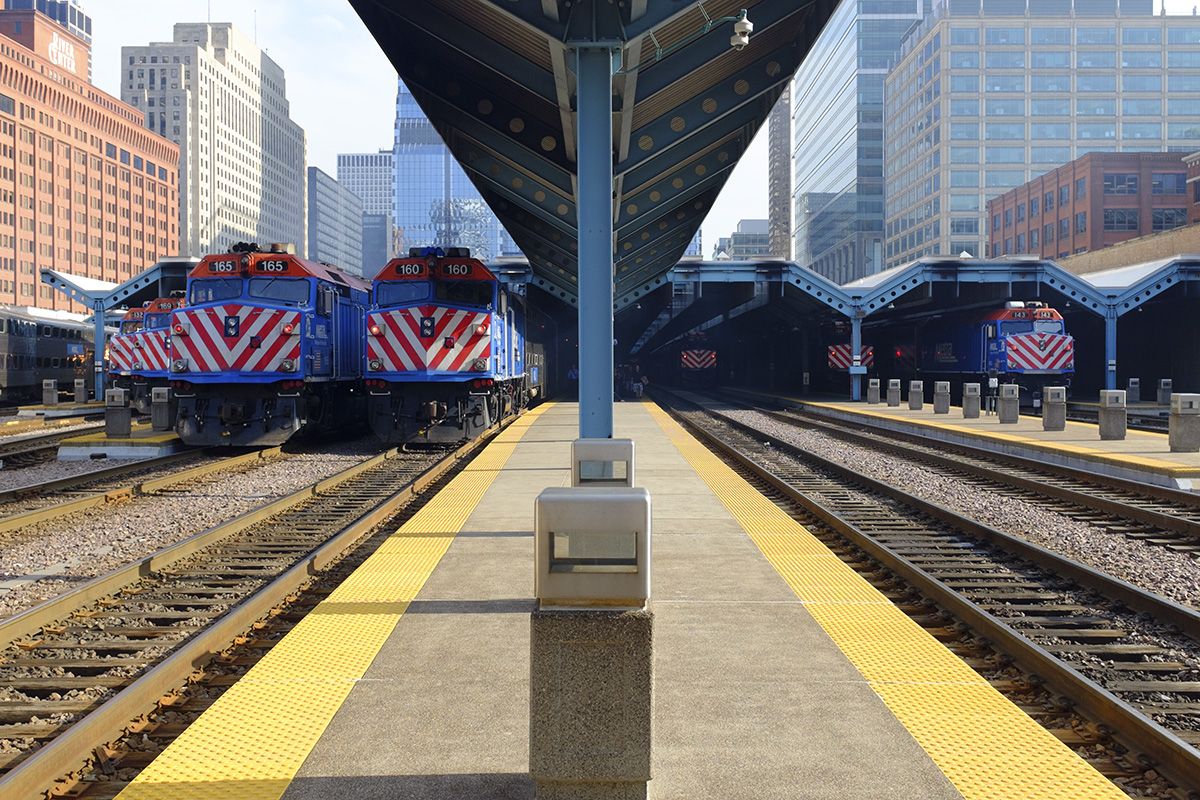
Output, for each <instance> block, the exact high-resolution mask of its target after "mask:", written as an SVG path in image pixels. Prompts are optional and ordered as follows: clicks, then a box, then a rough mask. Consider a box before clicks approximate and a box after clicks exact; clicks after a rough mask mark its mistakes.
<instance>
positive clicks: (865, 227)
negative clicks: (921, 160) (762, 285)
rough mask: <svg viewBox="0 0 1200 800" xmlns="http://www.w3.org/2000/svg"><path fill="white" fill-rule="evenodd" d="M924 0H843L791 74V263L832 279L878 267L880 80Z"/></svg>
mask: <svg viewBox="0 0 1200 800" xmlns="http://www.w3.org/2000/svg"><path fill="white" fill-rule="evenodd" d="M930 5H931V0H843V2H842V4H841V5H840V6H838V8H837V10H836V11H835V12H834V14H833V16H832V17H831V18H830V20H829V22H828V24H827V25H826V26H825V29H824V30H823V31H822V32H821V35H820V37H819V38H818V39H817V41H816V43H815V44H814V45H813V48H812V50H811V51H809V53H808V57H807V58H806V59H805V60H804V63H803V64H801V65H800V69H799V70H797V72H796V76H795V78H794V80H793V82H792V124H793V135H792V143H791V144H792V154H793V155H792V200H793V202H792V214H793V215H794V224H793V226H792V230H793V231H794V234H793V236H794V245H795V246H794V248H793V250H794V252H793V256H794V258H795V260H796V262H797V263H799V264H801V265H802V266H807V267H811V268H812V269H814V270H816V271H817V272H819V273H821V274H822V275H826V276H828V277H830V278H833V279H835V280H838V281H842V282H845V281H850V280H853V279H855V278H860V277H862V276H864V275H869V274H871V273H874V272H878V271H879V270H880V269H882V267H883V238H884V236H883V223H884V208H883V200H884V191H883V84H884V79H885V78H886V76H887V72H888V69H889V67H890V66H891V65H892V63H893V62H894V61H895V59H896V56H897V54H898V53H899V52H900V45H901V43H902V42H903V40H904V37H905V34H906V33H907V32H908V31H909V30H910V29H911V28H912V27H913V26H914V25H915V24H916V23H918V22H920V20H921V19H922V18H923V17H924V15H925V14H927V13H928V12H929V11H930Z"/></svg>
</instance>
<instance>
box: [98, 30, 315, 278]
mask: <svg viewBox="0 0 1200 800" xmlns="http://www.w3.org/2000/svg"><path fill="white" fill-rule="evenodd" d="M121 66H122V69H123V74H122V82H121V96H122V98H123V99H124V100H125V101H126V102H128V103H130V104H131V105H133V106H135V107H136V108H138V109H140V110H141V113H142V114H143V115H144V120H145V124H146V127H148V128H150V130H152V131H155V132H156V133H158V134H159V135H161V136H165V137H167V138H169V139H171V140H172V141H174V142H177V143H178V144H179V148H180V159H179V175H180V177H179V194H180V209H179V213H180V248H181V250H182V251H183V253H182V254H183V255H190V256H203V255H205V254H208V253H221V252H225V251H226V250H228V249H229V247H230V245H233V244H235V243H237V242H241V241H247V242H258V243H259V244H264V245H265V244H269V243H273V242H288V243H292V244H295V245H296V248H297V252H299V253H303V252H304V249H305V246H306V243H307V238H308V237H307V236H306V235H305V217H306V212H307V204H306V202H305V199H304V193H305V186H306V183H307V180H306V176H305V157H306V152H305V138H304V130H303V129H302V128H301V127H300V126H299V125H297V124H296V123H295V122H293V121H292V119H291V117H290V116H289V114H290V107H289V104H288V99H287V85H286V80H285V77H284V73H283V70H282V69H281V68H280V67H279V65H278V64H276V63H275V62H274V61H272V60H271V58H270V57H269V56H268V55H267V54H266V53H264V52H263V51H262V50H260V49H259V48H258V46H257V45H256V44H254V42H252V41H250V40H249V39H248V38H246V37H245V36H243V35H242V33H241V32H240V31H239V30H237V29H236V28H234V27H233V25H231V24H229V23H211V24H210V23H179V24H177V25H175V29H174V38H173V39H172V41H169V42H154V43H151V44H149V45H144V46H137V47H123V48H121Z"/></svg>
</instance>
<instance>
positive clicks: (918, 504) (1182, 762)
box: [668, 401, 1200, 787]
mask: <svg viewBox="0 0 1200 800" xmlns="http://www.w3.org/2000/svg"><path fill="white" fill-rule="evenodd" d="M687 402H691V401H687ZM668 410H669V411H670V412H671V413H672V415H673V416H674V417H675V418H676V419H677V420H678V421H679V422H680V423H681V424H683V425H684V426H685V427H686V428H687V429H688V430H689V431H690V432H691V433H693V434H694V435H695V436H697V438H699V439H700V440H701V441H702V442H704V443H705V444H706V445H707V446H708V447H709V448H710V449H712V450H714V451H715V452H717V453H719V454H721V455H723V456H724V457H726V458H728V459H729V460H730V461H732V462H734V463H736V464H737V465H738V466H739V467H741V468H742V469H743V470H745V471H746V472H748V473H750V474H751V475H753V476H754V477H756V478H758V479H759V480H761V481H763V482H764V483H766V484H767V485H769V486H770V487H771V488H772V489H774V490H775V491H777V492H779V494H780V495H782V496H783V497H785V498H787V500H788V501H790V502H792V503H795V504H796V505H798V506H799V507H801V508H803V509H804V510H805V511H806V512H808V513H809V514H811V515H812V516H813V517H815V518H816V519H818V520H819V521H821V522H822V523H823V524H825V525H827V526H828V527H830V528H831V529H833V530H834V531H836V532H837V533H839V534H840V535H842V536H843V537H844V538H846V539H847V540H848V541H850V542H852V543H853V544H854V545H855V546H857V547H859V548H860V549H862V550H863V551H864V552H866V553H867V554H869V555H870V556H871V557H873V558H875V559H876V560H877V561H879V562H880V563H882V564H884V565H885V566H886V567H887V568H888V569H890V570H892V571H893V572H895V573H896V574H897V575H899V576H900V577H902V578H903V579H904V580H905V581H907V582H908V583H909V584H910V585H912V586H914V587H915V588H916V589H917V590H918V591H919V592H920V593H921V594H923V595H925V596H926V597H928V598H929V599H931V600H933V601H934V602H935V603H936V604H938V605H940V606H941V607H943V608H945V609H946V610H947V611H949V612H950V613H951V614H953V615H954V616H956V617H957V618H958V619H960V620H961V621H963V622H964V623H965V624H967V625H968V626H969V627H971V628H972V629H973V630H974V631H975V632H976V633H977V634H978V635H980V636H981V637H983V638H984V639H986V640H988V641H990V642H991V643H992V644H993V645H994V646H995V647H996V648H997V649H999V650H1001V651H1002V652H1004V653H1006V654H1007V655H1008V656H1009V657H1011V658H1012V659H1013V660H1014V662H1016V663H1017V664H1018V665H1019V666H1021V667H1022V668H1023V669H1025V670H1027V671H1028V672H1030V673H1032V674H1035V675H1038V676H1040V677H1041V678H1042V679H1043V680H1044V681H1045V683H1046V684H1047V685H1048V686H1050V687H1052V688H1053V689H1054V690H1055V691H1058V692H1059V693H1061V694H1063V695H1064V696H1066V697H1069V698H1071V699H1072V701H1073V702H1075V703H1076V704H1077V706H1078V708H1079V709H1081V710H1082V711H1083V712H1084V713H1086V714H1088V715H1090V716H1091V717H1092V718H1093V719H1095V720H1097V721H1098V722H1100V723H1102V724H1105V725H1107V726H1109V728H1111V729H1112V731H1113V736H1114V738H1115V739H1117V741H1119V742H1121V744H1123V745H1124V746H1126V747H1128V748H1129V749H1131V750H1132V751H1134V752H1135V753H1142V754H1145V755H1146V756H1147V757H1149V758H1150V759H1152V760H1153V761H1154V762H1155V763H1156V765H1157V766H1156V768H1159V769H1160V771H1161V772H1163V773H1164V774H1166V775H1167V776H1168V777H1170V778H1172V779H1174V780H1175V781H1176V782H1178V783H1180V784H1181V785H1184V786H1188V787H1200V751H1197V750H1196V749H1195V748H1193V747H1192V746H1191V745H1189V744H1188V743H1187V742H1186V741H1184V740H1183V739H1181V738H1180V737H1178V736H1176V735H1175V734H1174V733H1172V732H1171V731H1169V730H1167V729H1165V728H1163V727H1161V726H1159V725H1158V724H1157V723H1155V722H1154V721H1153V720H1151V719H1150V718H1149V717H1147V716H1146V715H1144V714H1143V713H1142V712H1141V711H1139V710H1138V709H1136V708H1135V707H1134V706H1132V705H1131V704H1129V703H1127V702H1126V701H1124V700H1122V699H1121V698H1119V697H1116V696H1115V695H1113V694H1112V693H1111V692H1109V691H1108V690H1106V689H1105V688H1104V687H1103V686H1101V685H1100V684H1098V683H1096V682H1095V681H1093V680H1091V679H1090V678H1088V677H1086V676H1084V675H1082V674H1081V673H1080V672H1078V671H1077V670H1075V669H1074V668H1072V667H1071V666H1070V665H1068V664H1067V663H1065V662H1063V661H1062V660H1061V659H1059V658H1057V657H1055V656H1054V655H1053V654H1052V653H1051V652H1050V651H1049V650H1047V649H1046V648H1044V647H1042V646H1040V645H1038V644H1037V643H1035V642H1033V641H1031V640H1030V639H1028V638H1027V637H1025V636H1023V635H1022V634H1021V633H1020V632H1019V631H1018V630H1016V629H1014V628H1012V627H1010V626H1009V625H1007V624H1005V623H1004V622H1003V621H1002V620H1000V619H999V618H997V617H995V616H994V615H992V614H990V613H989V612H988V611H986V610H985V609H983V608H981V607H980V606H978V605H977V604H975V603H974V602H972V601H971V600H969V599H967V598H966V597H964V596H963V595H962V594H961V593H959V592H957V591H955V590H954V589H953V588H951V587H949V586H947V585H946V584H945V583H943V582H942V581H940V580H938V579H937V578H935V577H934V576H932V575H931V574H929V573H928V572H926V571H925V570H923V569H921V568H920V567H919V566H917V565H915V564H913V563H912V562H910V561H909V560H908V559H906V558H905V557H904V556H903V555H902V554H900V553H898V552H897V551H895V550H893V549H892V548H890V547H888V546H887V545H885V544H883V543H881V542H879V541H877V540H876V539H875V538H874V537H872V536H871V535H869V534H868V533H866V532H865V531H863V530H861V529H860V528H858V527H857V526H856V525H854V524H853V523H851V522H849V521H847V520H844V519H842V518H841V517H840V516H839V515H838V514H837V513H835V512H834V511H832V510H830V509H828V508H826V507H825V506H824V505H823V504H822V503H821V502H820V501H819V500H816V499H814V498H813V497H811V496H810V495H808V494H806V493H805V492H803V491H801V490H799V489H797V488H796V487H795V486H793V485H791V484H790V483H788V482H787V481H786V480H783V479H782V478H780V477H779V476H777V475H775V474H774V473H772V472H771V470H770V469H768V468H767V467H764V466H763V465H761V464H759V463H757V462H756V461H755V460H754V459H753V458H752V457H751V456H749V455H747V454H745V453H743V452H741V451H740V450H738V449H737V448H736V447H734V446H733V445H732V444H731V443H729V442H726V441H723V440H722V439H721V438H719V437H718V436H716V435H715V434H713V433H711V432H709V431H706V430H704V429H703V428H702V427H701V426H699V425H696V424H695V423H693V422H692V421H690V420H688V419H686V418H685V417H682V416H681V415H679V414H678V413H677V412H676V411H675V410H674V409H668ZM701 410H702V411H703V412H704V413H706V414H709V415H713V416H718V417H719V418H720V419H721V421H722V422H723V423H725V424H727V425H730V426H731V427H734V428H735V429H738V430H741V431H743V432H745V433H747V434H750V435H761V433H760V432H759V431H757V430H756V429H755V428H753V427H752V426H750V425H745V424H743V423H740V422H738V421H736V420H732V419H728V418H726V417H723V416H720V415H719V414H715V413H714V412H712V411H710V410H708V409H703V408H702V407H701ZM772 448H773V449H776V450H784V451H787V452H788V453H789V454H793V455H794V457H796V458H800V459H803V460H804V461H807V462H810V463H811V464H813V465H815V466H816V468H817V469H819V470H827V471H829V472H832V473H833V474H835V475H838V476H840V478H841V479H842V480H844V481H845V482H847V483H851V484H857V485H859V486H864V487H867V488H868V489H869V490H870V491H873V492H877V493H879V494H881V495H883V496H886V497H889V498H891V499H893V500H895V501H897V502H898V503H900V504H902V505H906V506H908V507H910V508H912V509H914V510H917V511H918V512H920V513H922V514H926V515H928V516H931V517H933V518H935V519H938V520H940V521H942V522H944V523H946V524H947V525H949V526H952V527H954V528H957V529H958V530H961V531H962V532H964V533H966V534H967V535H968V536H971V537H972V538H975V539H979V540H982V541H984V542H987V543H989V544H992V545H994V546H996V547H998V548H1000V549H1002V550H1004V551H1006V552H1008V553H1010V554H1012V555H1015V556H1017V557H1019V558H1023V559H1025V560H1027V561H1030V562H1031V563H1033V564H1036V565H1038V566H1040V567H1042V568H1044V569H1046V570H1048V571H1051V572H1053V573H1055V574H1058V575H1062V576H1066V577H1068V578H1070V579H1071V580H1074V581H1076V582H1077V583H1078V584H1080V585H1081V586H1083V587H1085V588H1087V589H1091V590H1092V591H1094V592H1096V593H1098V594H1100V595H1102V596H1104V597H1108V598H1110V599H1112V600H1115V601H1117V602H1119V603H1124V604H1126V605H1128V606H1129V607H1130V608H1133V609H1134V610H1137V611H1142V612H1144V613H1148V614H1150V615H1152V616H1153V617H1154V618H1155V619H1157V620H1158V621H1160V622H1166V623H1168V624H1173V625H1175V626H1176V627H1178V628H1179V629H1180V630H1181V631H1182V632H1184V633H1185V634H1186V635H1188V636H1190V637H1192V638H1193V639H1194V640H1197V639H1200V613H1198V612H1197V611H1195V610H1194V609H1191V608H1188V607H1185V606H1181V605H1179V604H1176V603H1173V602H1171V601H1169V600H1167V599H1165V598H1163V597H1160V596H1158V595H1154V594H1152V593H1150V592H1146V591H1144V590H1142V589H1139V588H1138V587H1135V586H1133V585H1132V584H1129V583H1127V582H1125V581H1122V580H1119V579H1117V578H1114V577H1112V576H1110V575H1107V574H1105V573H1103V572H1100V571H1098V570H1095V569H1092V568H1091V567H1088V566H1086V565H1083V564H1079V563H1077V562H1073V561H1070V560H1069V559H1066V558H1064V557H1062V556H1059V555H1057V554H1056V553H1053V552H1051V551H1049V550H1047V549H1045V548H1042V547H1039V546H1038V545H1034V544H1031V543H1029V542H1025V541H1022V540H1020V539H1017V538H1016V537H1013V536H1010V535H1008V534H1006V533H1003V532H1002V531H998V530H996V529H994V528H990V527H988V526H986V525H982V524H980V523H978V522H976V521H974V520H971V519H968V518H966V517H963V516H961V515H959V514H956V513H954V512H952V511H948V510H947V509H944V508H941V507H939V506H936V505H934V504H932V503H928V502H926V501H924V500H921V499H920V498H917V497H914V496H913V495H911V494H908V493H907V492H904V491H903V490H901V489H898V488H896V487H894V486H891V485H889V484H887V483H884V482H882V481H877V480H874V479H872V478H869V477H867V476H864V475H862V474H861V473H859V472H856V471H855V470H853V469H852V468H850V467H846V466H844V465H842V464H838V463H836V462H833V461H830V460H829V459H826V458H823V457H821V456H818V455H816V454H815V453H811V452H809V451H807V450H803V449H802V448H798V447H795V446H792V445H789V444H787V443H783V442H778V443H777V442H774V441H773V442H772Z"/></svg>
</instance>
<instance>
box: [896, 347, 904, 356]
mask: <svg viewBox="0 0 1200 800" xmlns="http://www.w3.org/2000/svg"><path fill="white" fill-rule="evenodd" d="M903 355H904V353H903V352H902V351H901V350H900V348H899V347H897V348H896V358H900V357H901V356H903Z"/></svg>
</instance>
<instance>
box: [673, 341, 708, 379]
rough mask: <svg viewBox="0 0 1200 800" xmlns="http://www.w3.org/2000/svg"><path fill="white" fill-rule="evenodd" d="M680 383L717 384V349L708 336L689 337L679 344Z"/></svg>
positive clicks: (678, 365)
mask: <svg viewBox="0 0 1200 800" xmlns="http://www.w3.org/2000/svg"><path fill="white" fill-rule="evenodd" d="M676 363H677V368H678V373H677V374H678V383H679V385H680V386H692V387H708V386H716V385H717V351H716V350H715V349H714V348H713V346H712V345H711V344H710V343H709V342H708V340H707V339H706V338H699V339H688V340H686V341H684V342H682V343H681V344H680V346H679V359H678V361H677V362H676Z"/></svg>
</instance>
